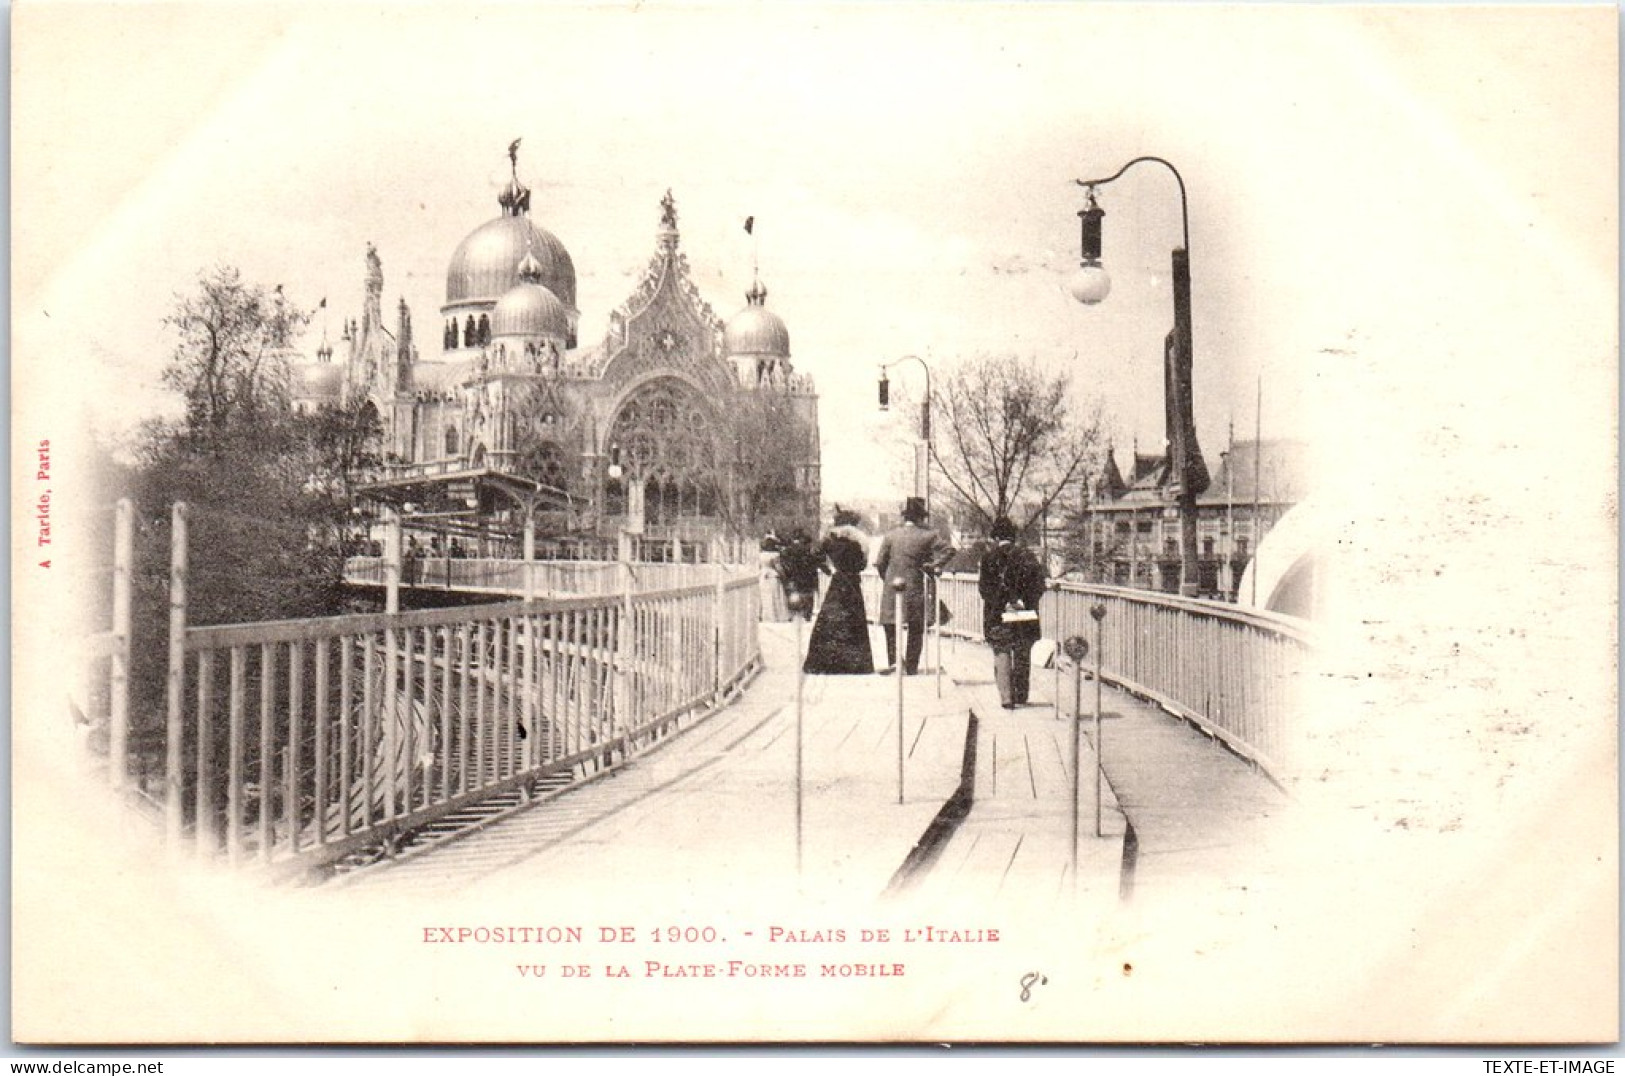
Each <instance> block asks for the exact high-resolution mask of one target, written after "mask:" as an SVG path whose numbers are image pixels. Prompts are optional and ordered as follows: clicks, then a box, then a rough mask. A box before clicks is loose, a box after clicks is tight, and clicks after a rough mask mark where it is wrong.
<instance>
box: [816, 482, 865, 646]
mask: <svg viewBox="0 0 1625 1076" xmlns="http://www.w3.org/2000/svg"><path fill="white" fill-rule="evenodd" d="M860 522H861V520H860V519H859V517H858V514H857V513H856V512H851V511H848V510H847V509H845V508H842V507H841V506H840V505H836V506H835V525H834V526H833V527H831V528H830V531H829V533H828V534H826V535H825V536H824V540H823V541H822V542H819V543H818V553H819V555H820V556H821V557H822V559H823V564H824V566H825V568H826V569H827V570H829V571H830V572H831V573H832V574H831V576H830V581H829V589H828V590H827V591H825V592H824V605H823V607H822V608H821V609H819V610H818V619H817V620H816V621H815V622H814V623H813V629H812V639H811V640H809V641H808V643H807V660H806V662H805V664H803V665H802V669H803V670H805V671H806V672H808V673H810V674H815V675H816V674H820V673H823V674H834V675H846V674H854V673H872V672H874V671H875V655H874V649H873V648H872V647H871V646H870V644H869V617H868V614H867V612H866V611H865V610H864V608H863V583H862V582H861V581H860V580H859V577H858V574H859V573H860V572H862V571H863V569H864V568H865V567H866V566H867V565H868V563H869V553H868V536H867V535H865V534H864V533H863V531H861V530H859V529H858V525H859V523H860Z"/></svg>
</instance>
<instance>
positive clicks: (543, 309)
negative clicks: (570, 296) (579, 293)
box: [491, 283, 570, 340]
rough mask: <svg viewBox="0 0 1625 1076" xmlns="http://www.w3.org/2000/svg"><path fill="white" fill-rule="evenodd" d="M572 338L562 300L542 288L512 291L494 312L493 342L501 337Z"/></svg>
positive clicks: (526, 285)
mask: <svg viewBox="0 0 1625 1076" xmlns="http://www.w3.org/2000/svg"><path fill="white" fill-rule="evenodd" d="M569 335H570V312H569V311H568V310H566V309H565V308H564V304H563V303H561V302H559V298H558V296H556V295H554V294H553V293H552V292H551V291H549V290H547V288H545V287H543V286H542V285H540V284H534V283H524V284H518V285H515V286H514V287H512V288H509V289H508V291H507V293H506V294H505V295H503V296H502V298H501V299H499V300H498V301H497V305H496V307H495V309H493V310H492V311H491V338H492V339H496V338H497V337H501V336H554V337H558V338H559V339H561V340H562V339H565V338H567V337H568V336H569Z"/></svg>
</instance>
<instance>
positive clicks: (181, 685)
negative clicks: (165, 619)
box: [164, 501, 189, 843]
mask: <svg viewBox="0 0 1625 1076" xmlns="http://www.w3.org/2000/svg"><path fill="white" fill-rule="evenodd" d="M188 514H189V513H188V509H187V507H186V503H185V502H184V501H176V502H175V506H174V508H173V509H172V510H171V512H170V528H169V678H168V683H167V687H166V703H167V705H166V719H165V729H164V732H165V745H164V746H165V751H164V816H165V821H166V824H167V830H168V833H169V839H170V841H171V842H172V843H178V842H179V841H180V836H181V791H182V790H181V734H182V728H181V720H182V707H183V703H184V696H185V694H186V580H187V556H186V542H187V535H186V521H187V516H188Z"/></svg>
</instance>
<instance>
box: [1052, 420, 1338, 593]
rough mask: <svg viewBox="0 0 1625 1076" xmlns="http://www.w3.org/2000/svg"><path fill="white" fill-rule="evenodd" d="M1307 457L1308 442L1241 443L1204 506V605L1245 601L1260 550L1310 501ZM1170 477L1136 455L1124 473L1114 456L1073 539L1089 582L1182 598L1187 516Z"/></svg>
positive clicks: (1163, 467)
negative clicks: (1182, 516)
mask: <svg viewBox="0 0 1625 1076" xmlns="http://www.w3.org/2000/svg"><path fill="white" fill-rule="evenodd" d="M1304 457H1305V446H1304V445H1303V443H1302V442H1298V441H1290V440H1269V441H1234V442H1232V443H1231V445H1230V448H1229V450H1228V451H1226V452H1225V453H1223V455H1222V462H1221V464H1220V467H1219V473H1218V474H1216V475H1215V476H1214V477H1213V480H1212V481H1211V482H1210V483H1209V485H1208V488H1207V490H1206V491H1205V492H1203V493H1202V494H1201V496H1199V497H1198V498H1197V501H1196V511H1197V523H1196V542H1197V572H1198V576H1197V578H1198V594H1199V596H1201V597H1205V598H1219V599H1222V600H1227V601H1234V600H1236V599H1237V597H1238V595H1237V593H1236V588H1237V585H1238V584H1239V582H1240V580H1241V578H1242V574H1243V572H1244V571H1245V570H1246V568H1247V564H1248V563H1249V562H1250V561H1251V559H1252V556H1253V552H1254V551H1255V550H1256V549H1257V548H1258V543H1259V542H1260V541H1261V540H1262V539H1263V537H1264V535H1266V534H1268V533H1269V531H1270V528H1271V527H1273V526H1274V525H1275V524H1276V522H1277V521H1278V520H1280V518H1281V517H1282V516H1283V515H1285V514H1286V512H1287V509H1289V508H1291V507H1292V506H1293V505H1294V504H1297V503H1298V502H1299V501H1300V500H1302V499H1303V497H1304V496H1305V494H1306V493H1307V487H1308V482H1307V478H1308V476H1307V473H1306V468H1305V458H1304ZM1168 475H1169V469H1168V460H1167V457H1166V456H1148V455H1143V454H1141V453H1139V452H1135V453H1134V454H1133V457H1132V463H1131V465H1130V467H1129V470H1128V471H1127V473H1125V472H1124V471H1123V470H1122V468H1120V467H1119V466H1118V463H1117V457H1116V453H1115V452H1108V453H1107V456H1106V465H1105V467H1104V469H1103V471H1102V474H1101V478H1100V480H1099V481H1097V482H1096V483H1095V484H1094V487H1093V489H1092V490H1091V491H1090V494H1089V497H1088V500H1087V503H1086V504H1085V505H1084V508H1083V511H1082V512H1081V513H1080V515H1079V524H1080V525H1079V527H1078V529H1077V531H1076V532H1075V534H1076V535H1077V537H1078V538H1081V546H1082V548H1081V550H1080V551H1079V554H1078V555H1077V556H1076V557H1075V563H1076V562H1079V561H1081V568H1080V569H1079V570H1080V571H1081V574H1082V575H1083V577H1084V578H1085V579H1086V580H1087V581H1089V582H1097V583H1106V584H1111V585H1115V586H1126V587H1139V588H1141V589H1145V590H1160V591H1164V592H1166V593H1169V594H1178V593H1179V570H1180V561H1179V537H1180V532H1179V510H1178V508H1177V506H1176V504H1175V502H1174V501H1173V499H1172V498H1171V496H1170V495H1169V492H1168ZM1243 597H1245V596H1243Z"/></svg>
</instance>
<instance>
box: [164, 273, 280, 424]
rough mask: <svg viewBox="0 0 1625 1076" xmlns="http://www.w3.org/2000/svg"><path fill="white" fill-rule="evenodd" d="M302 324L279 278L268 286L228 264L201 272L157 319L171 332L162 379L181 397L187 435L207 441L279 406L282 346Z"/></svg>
mask: <svg viewBox="0 0 1625 1076" xmlns="http://www.w3.org/2000/svg"><path fill="white" fill-rule="evenodd" d="M309 322H310V312H309V311H307V310H302V309H300V308H299V307H297V306H295V305H294V304H293V303H292V302H290V301H289V300H288V298H287V297H286V296H285V295H284V294H283V292H282V286H281V285H280V284H279V285H277V286H276V288H274V289H273V290H272V291H270V292H267V291H266V290H265V289H264V288H263V287H262V286H259V285H254V284H247V283H244V282H243V279H242V275H241V274H240V273H239V272H238V271H237V270H236V269H235V268H233V267H231V266H217V267H216V268H215V269H213V270H209V271H204V272H200V273H199V274H198V278H197V287H196V290H195V291H192V292H187V293H180V294H177V295H176V296H175V307H174V309H173V310H172V311H171V312H170V314H169V316H168V317H166V318H165V319H164V324H165V325H167V326H169V327H170V328H172V329H174V330H175V333H176V336H177V340H176V342H175V350H174V351H173V353H172V354H171V356H170V361H169V365H168V366H167V367H166V368H165V369H164V374H163V377H164V384H165V385H167V386H169V387H170V388H172V389H174V390H176V391H177V392H179V393H180V394H181V395H182V396H183V397H185V400H186V430H187V433H188V434H189V435H190V436H192V437H194V438H198V439H201V440H203V441H211V440H213V439H215V438H218V437H220V436H223V435H225V434H226V433H227V432H228V431H230V430H231V429H233V428H234V427H235V426H237V425H239V424H242V423H249V424H252V423H253V422H254V421H256V420H257V419H258V418H260V417H261V416H264V415H266V414H269V413H273V412H277V411H285V410H286V409H287V406H288V394H289V383H288V374H289V371H288V368H287V363H286V357H285V356H286V349H287V348H288V347H289V346H290V345H291V344H292V342H293V341H294V339H295V338H296V337H297V336H298V334H299V332H300V331H301V330H303V329H304V327H305V326H306V325H307V324H308V323H309Z"/></svg>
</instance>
